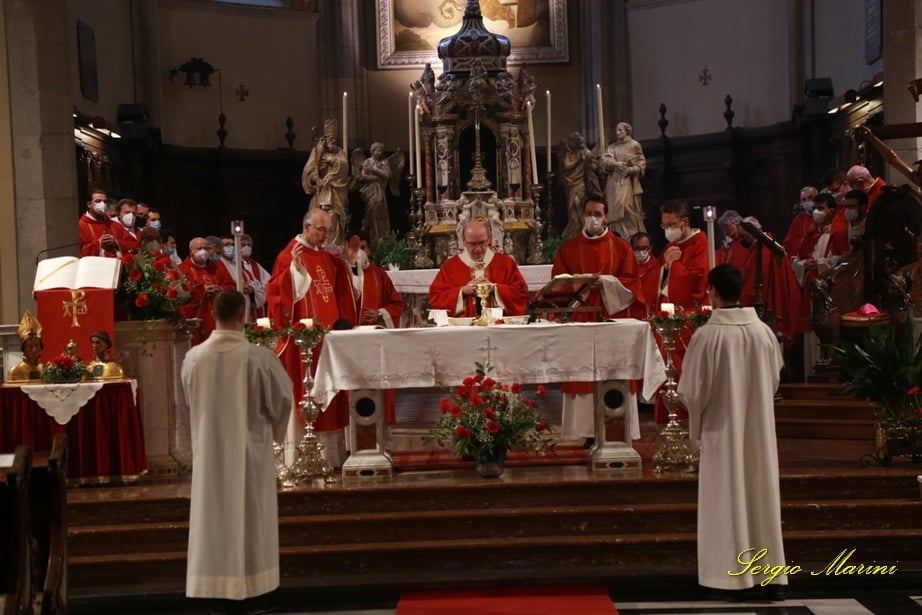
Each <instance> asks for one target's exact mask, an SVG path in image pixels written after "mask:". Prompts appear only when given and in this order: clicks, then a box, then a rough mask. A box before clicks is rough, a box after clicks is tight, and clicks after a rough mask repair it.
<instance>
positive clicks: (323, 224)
mask: <svg viewBox="0 0 922 615" xmlns="http://www.w3.org/2000/svg"><path fill="white" fill-rule="evenodd" d="M332 226H333V219H332V218H331V217H330V214H329V213H327V212H326V211H324V210H323V209H320V208H319V207H316V208H313V209H310V210H308V212H307V213H306V214H305V215H304V233H303V235H302V236H303V237H304V241H306V242H307V243H309V244H310V245H312V246H313V247H315V248H322V247H323V245H324V244H325V243H326V242H327V238H328V237H329V235H330V228H331V227H332Z"/></svg>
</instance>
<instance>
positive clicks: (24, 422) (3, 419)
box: [0, 380, 147, 484]
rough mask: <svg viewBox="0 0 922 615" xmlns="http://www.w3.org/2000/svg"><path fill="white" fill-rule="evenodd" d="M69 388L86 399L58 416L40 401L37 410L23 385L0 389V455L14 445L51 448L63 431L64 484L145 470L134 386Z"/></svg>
mask: <svg viewBox="0 0 922 615" xmlns="http://www.w3.org/2000/svg"><path fill="white" fill-rule="evenodd" d="M24 386H25V387H27V388H28V387H30V386H41V385H24ZM71 386H72V387H74V386H76V387H84V388H85V390H83V391H79V393H83V396H84V397H88V398H89V399H88V401H86V402H84V403H82V405H80V407H79V409H76V408H74V409H73V410H74V411H76V414H73V413H72V411H65V412H63V413H62V412H61V411H59V409H57V408H53V407H50V406H49V404H48V403H46V402H44V401H43V405H45V406H46V407H48V410H45V409H43V408H42V406H40V405H39V404H38V403H36V402H35V401H33V400H32V399H31V398H30V397H29V395H27V394H26V392H24V391H23V387H20V386H11V385H4V386H2V387H0V452H12V451H13V450H15V448H16V446H18V445H20V444H25V445H28V446H31V447H32V449H33V450H51V443H52V439H53V438H54V435H55V434H57V433H61V432H64V433H66V434H67V439H68V448H69V459H68V464H67V476H68V481H69V482H71V483H73V484H93V483H109V482H131V481H135V480H137V479H138V478H139V477H140V476H141V475H142V474H144V473H145V472H147V455H146V453H145V451H144V432H143V427H142V423H141V412H140V409H139V404H138V400H137V382H136V381H133V380H116V381H113V382H107V383H105V384H103V385H102V387H101V388H99V390H98V391H95V394H93V393H94V391H93V390H92V389H93V388H95V387H94V386H93V385H91V384H80V385H71ZM33 393H34V392H33ZM71 414H72V416H69V415H71ZM62 422H63V423H64V424H61V423H62Z"/></svg>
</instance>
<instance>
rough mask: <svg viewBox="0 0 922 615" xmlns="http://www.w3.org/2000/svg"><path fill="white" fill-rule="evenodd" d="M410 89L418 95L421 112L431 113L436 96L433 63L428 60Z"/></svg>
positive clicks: (417, 100)
mask: <svg viewBox="0 0 922 615" xmlns="http://www.w3.org/2000/svg"><path fill="white" fill-rule="evenodd" d="M410 89H412V90H413V93H414V95H415V97H416V105H417V106H418V107H419V112H420V114H426V113H429V114H431V113H432V112H433V104H434V97H435V71H434V70H432V63H430V62H426V68H424V69H423V74H422V75H420V76H419V79H417V80H416V81H414V82H413V83H412V84H410Z"/></svg>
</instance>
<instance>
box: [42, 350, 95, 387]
mask: <svg viewBox="0 0 922 615" xmlns="http://www.w3.org/2000/svg"><path fill="white" fill-rule="evenodd" d="M88 373H89V371H88V366H87V364H86V363H84V362H83V361H81V360H80V359H77V358H75V357H72V356H70V355H68V354H59V355H57V356H56V357H52V358H51V359H49V360H47V361H46V362H45V367H44V369H42V382H45V383H48V384H62V383H66V382H80V381H81V380H83V379H84V378H85V377H87V375H88Z"/></svg>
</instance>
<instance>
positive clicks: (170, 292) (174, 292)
mask: <svg viewBox="0 0 922 615" xmlns="http://www.w3.org/2000/svg"><path fill="white" fill-rule="evenodd" d="M166 296H167V297H169V298H170V299H175V298H176V297H178V296H179V292H178V291H177V290H176V289H175V288H168V289H166Z"/></svg>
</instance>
